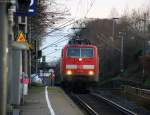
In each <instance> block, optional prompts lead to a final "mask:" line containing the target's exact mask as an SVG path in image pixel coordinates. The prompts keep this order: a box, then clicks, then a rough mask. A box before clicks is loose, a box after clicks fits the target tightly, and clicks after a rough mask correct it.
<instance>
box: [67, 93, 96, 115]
mask: <svg viewBox="0 0 150 115" xmlns="http://www.w3.org/2000/svg"><path fill="white" fill-rule="evenodd" d="M70 96H71V98H72V99H73V100H74V101H75V102H76V103H78V104H80V106H82V107H83V108H84V109H85V110H86V111H87V112H88V113H89V114H90V115H99V114H98V113H97V112H96V111H94V109H92V108H91V107H90V105H88V104H87V103H86V102H84V101H83V100H82V99H81V98H80V97H79V96H77V95H75V94H70Z"/></svg>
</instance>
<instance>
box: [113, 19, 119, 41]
mask: <svg viewBox="0 0 150 115" xmlns="http://www.w3.org/2000/svg"><path fill="white" fill-rule="evenodd" d="M117 19H119V18H112V20H113V26H112V40H114V38H115V20H117Z"/></svg>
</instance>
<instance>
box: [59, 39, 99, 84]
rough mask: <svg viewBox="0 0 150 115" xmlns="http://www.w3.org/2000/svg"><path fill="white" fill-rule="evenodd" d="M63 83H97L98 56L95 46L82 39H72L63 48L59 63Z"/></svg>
mask: <svg viewBox="0 0 150 115" xmlns="http://www.w3.org/2000/svg"><path fill="white" fill-rule="evenodd" d="M60 74H61V77H62V81H63V82H67V83H68V82H69V83H83V82H87V83H91V82H97V81H98V76H99V55H98V49H97V47H96V46H95V45H91V44H90V42H89V41H87V40H83V39H73V40H71V41H69V43H68V44H67V45H66V46H65V47H64V48H63V50H62V55H61V61H60Z"/></svg>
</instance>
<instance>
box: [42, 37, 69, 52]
mask: <svg viewBox="0 0 150 115" xmlns="http://www.w3.org/2000/svg"><path fill="white" fill-rule="evenodd" d="M68 35H69V34H68ZM68 35H65V36H63V37H61V38H60V39H58V40H56V41H54V42H53V43H51V44H49V45H47V46H45V47H44V48H42V49H41V50H45V49H47V48H48V47H50V46H52V45H56V44H57V43H60V42H61V41H62V39H63V38H65V37H67V36H68ZM66 39H67V40H68V39H69V38H66ZM66 39H65V40H66ZM63 41H64V39H63Z"/></svg>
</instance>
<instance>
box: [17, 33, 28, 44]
mask: <svg viewBox="0 0 150 115" xmlns="http://www.w3.org/2000/svg"><path fill="white" fill-rule="evenodd" d="M17 42H19V43H25V42H26V37H25V34H24V33H23V32H20V33H19V34H18V37H17Z"/></svg>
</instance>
